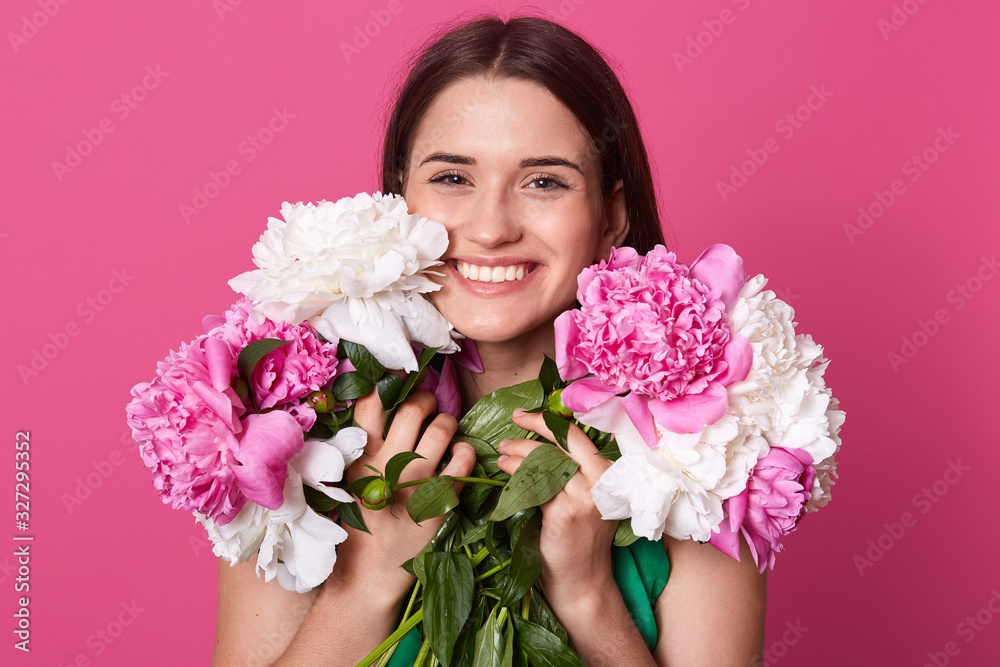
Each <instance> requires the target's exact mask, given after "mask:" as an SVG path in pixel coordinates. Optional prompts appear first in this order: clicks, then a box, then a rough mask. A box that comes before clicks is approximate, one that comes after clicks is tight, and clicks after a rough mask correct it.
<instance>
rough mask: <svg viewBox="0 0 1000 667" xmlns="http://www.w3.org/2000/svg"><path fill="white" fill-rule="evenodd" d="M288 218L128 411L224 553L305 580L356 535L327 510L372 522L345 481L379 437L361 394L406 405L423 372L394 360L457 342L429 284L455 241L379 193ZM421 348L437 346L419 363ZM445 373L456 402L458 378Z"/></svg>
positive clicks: (156, 466) (286, 210) (168, 482)
mask: <svg viewBox="0 0 1000 667" xmlns="http://www.w3.org/2000/svg"><path fill="white" fill-rule="evenodd" d="M282 214H283V217H284V220H278V219H275V218H271V219H269V221H268V229H267V231H266V232H265V233H264V235H263V236H262V237H261V240H260V242H258V243H257V244H256V245H255V246H254V259H255V263H256V264H257V266H258V267H259V269H257V270H255V271H250V272H247V273H244V274H242V275H240V276H237V277H236V278H234V279H233V280H232V281H230V284H231V285H232V287H233V288H234V289H235V290H236V291H238V292H242V293H244V294H246V295H248V296H247V297H244V298H242V299H240V300H239V301H238V302H237V303H236V304H235V305H234V306H233V307H232V309H231V310H229V311H227V312H226V314H225V316H224V317H221V318H220V317H208V318H206V319H205V330H206V333H205V334H203V335H201V336H199V337H198V338H196V339H195V340H193V341H191V342H190V343H187V344H184V345H182V346H181V347H180V350H179V351H178V352H171V353H170V355H169V356H168V357H167V358H166V359H165V360H164V361H162V362H160V363H159V364H158V367H157V374H156V378H155V379H154V380H153V381H152V382H149V383H142V384H138V385H136V386H135V387H134V388H133V389H132V395H133V396H134V398H133V400H132V402H131V403H130V404H129V405H128V408H127V413H128V423H129V425H130V426H131V428H132V436H133V438H134V439H135V440H136V442H138V443H139V451H140V454H141V456H142V459H143V462H144V463H145V464H146V466H148V467H150V468H152V470H153V486H154V487H155V488H156V489H157V490H158V491H159V493H160V497H161V498H162V499H163V501H164V502H165V503H170V504H171V505H172V506H173V507H175V508H178V509H185V510H188V511H191V512H193V513H194V515H195V517H196V518H197V520H198V521H200V522H201V523H202V524H203V525H204V526H205V528H206V530H207V531H208V534H209V536H210V537H211V539H212V542H213V544H214V551H215V554H216V555H217V556H219V557H221V558H223V559H225V560H227V561H229V562H231V563H232V564H234V565H235V564H236V563H238V562H243V561H247V560H249V559H251V558H253V557H254V556H256V557H257V572H258V575H260V574H263V576H264V578H265V579H266V580H268V581H270V580H271V579H273V578H275V577H277V579H278V582H279V583H280V584H281V585H282V586H283V587H284V588H286V589H289V590H295V591H298V592H305V591H307V590H309V589H311V588H313V587H315V586H318V585H319V584H321V583H323V582H324V581H325V580H326V578H327V577H328V576H329V575H330V572H331V571H332V569H333V566H334V563H335V561H336V550H335V546H336V545H337V544H339V543H340V542H342V541H343V540H344V539H345V538H346V535H347V534H346V532H345V531H344V530H343V528H341V527H340V525H338V523H337V522H335V521H334V520H332V519H330V518H329V517H328V516H327V514H329V513H330V512H332V511H336V512H337V514H338V515H339V519H340V520H341V521H343V522H345V523H348V524H349V525H358V526H361V525H363V522H362V521H361V518H360V513H359V512H358V511H357V506H356V505H355V504H354V498H353V497H352V495H351V494H350V493H349V492H348V490H346V489H345V488H344V485H343V484H341V482H342V480H343V473H344V469H345V467H346V466H348V465H350V464H351V463H352V462H354V461H355V460H356V459H357V458H358V457H360V455H361V454H362V452H363V451H364V447H365V443H366V440H367V438H366V435H365V432H364V431H363V430H361V429H360V428H357V427H356V426H354V425H353V409H352V406H353V401H354V399H356V398H359V397H361V396H364V395H366V394H368V393H370V392H371V391H373V389H374V388H376V387H377V389H378V391H379V395H380V396H381V397H382V400H383V402H384V403H385V404H386V405H396V404H398V403H399V402H401V401H402V400H403V399H404V398H405V397H406V395H407V394H408V393H409V392H410V391H411V390H412V389H413V388H414V386H415V384H416V383H415V382H410V383H405V382H404V381H403V380H401V379H400V378H399V377H397V376H396V375H394V374H393V373H391V372H389V369H402V370H407V371H424V372H423V373H422V374H421V375H423V376H426V375H427V370H429V369H426V367H427V365H428V362H429V361H430V359H431V357H432V356H433V352H434V351H435V350H438V351H441V352H454V351H456V350H457V349H458V346H457V344H456V342H455V341H454V340H453V338H452V333H453V332H452V327H451V326H450V325H449V324H448V322H447V321H446V320H445V319H444V318H443V317H441V315H440V314H439V313H438V312H437V311H436V310H435V309H434V308H433V306H431V305H430V304H429V302H428V301H427V300H426V299H425V298H424V297H423V296H422V295H423V294H424V293H426V292H428V291H431V290H434V289H437V285H435V284H434V283H433V282H431V281H430V279H429V278H428V277H427V273H428V270H429V269H431V268H432V267H434V266H436V265H438V264H439V262H438V261H437V258H438V257H439V256H440V255H441V253H442V252H444V250H445V248H446V247H447V244H448V237H447V233H446V231H445V229H444V227H443V226H442V225H440V224H439V223H436V222H432V221H429V220H427V219H426V218H420V217H419V216H416V215H410V214H408V213H407V210H406V204H405V202H403V200H402V198H401V197H394V196H388V197H383V196H382V195H381V194H379V193H376V194H375V195H374V196H370V195H367V194H364V193H362V194H359V195H358V196H356V197H354V198H345V199H341V200H340V201H338V202H336V203H333V202H327V201H323V202H320V203H319V204H315V205H314V204H306V205H303V204H301V203H300V204H295V205H290V204H287V203H286V204H284V205H283V207H282ZM415 346H416V347H418V348H419V347H425V348H428V349H427V350H425V352H424V353H423V354H421V355H420V359H418V358H417V355H416V354H415V352H414V347H415ZM431 373H432V377H431V379H432V380H435V379H437V373H436V371H431ZM412 377H413V379H414V380H416V379H417V374H416V373H414V374H413V376H412ZM432 385H438V386H440V387H441V388H442V391H443V392H444V393H443V394H442V400H441V403H442V404H443V405H447V404H448V403H449V401H450V404H451V406H452V409H453V410H454V411H455V412H457V410H458V408H457V393H456V392H455V391H454V390H453V389H452V390H451V391H447V389H448V386H449V385H448V383H436V382H434V383H432ZM424 386H427V384H426V382H425V385H424ZM452 387H453V385H452ZM428 388H431V389H435V388H436V387H435V386H430V387H428Z"/></svg>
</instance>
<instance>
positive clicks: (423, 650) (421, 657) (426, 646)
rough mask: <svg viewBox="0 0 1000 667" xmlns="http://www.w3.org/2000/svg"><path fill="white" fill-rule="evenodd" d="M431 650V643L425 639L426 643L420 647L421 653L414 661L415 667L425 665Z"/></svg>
mask: <svg viewBox="0 0 1000 667" xmlns="http://www.w3.org/2000/svg"><path fill="white" fill-rule="evenodd" d="M430 650H431V643H430V641H428V640H426V639H425V640H424V643H423V644H421V645H420V653H418V654H417V659H416V660H414V661H413V664H414V667H416V665H422V664H424V660H426V659H427V654H428V653H430Z"/></svg>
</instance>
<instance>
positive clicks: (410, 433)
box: [331, 391, 476, 605]
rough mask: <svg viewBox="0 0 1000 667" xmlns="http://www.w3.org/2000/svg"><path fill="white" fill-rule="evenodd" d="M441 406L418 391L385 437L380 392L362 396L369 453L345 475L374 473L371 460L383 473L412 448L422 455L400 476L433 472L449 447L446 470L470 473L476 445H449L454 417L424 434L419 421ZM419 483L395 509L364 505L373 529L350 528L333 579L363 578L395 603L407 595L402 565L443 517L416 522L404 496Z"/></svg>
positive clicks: (360, 418) (357, 415) (438, 420)
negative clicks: (449, 454) (400, 455)
mask: <svg viewBox="0 0 1000 667" xmlns="http://www.w3.org/2000/svg"><path fill="white" fill-rule="evenodd" d="M436 409H437V402H436V401H435V399H434V395H433V394H431V393H429V392H426V391H420V392H416V393H414V394H413V395H412V396H410V397H409V398H408V399H407V400H405V401H404V402H403V403H402V404H401V405H400V406H399V407H398V408H397V409H396V413H395V416H394V418H393V422H392V426H391V427H390V428H389V432H388V434H387V435H386V437H385V439H383V438H382V424H383V420H384V418H385V411H384V410H383V408H382V402H381V401H380V400H379V397H378V394H377V393H375V392H373V393H372V394H370V395H368V396H366V397H365V398H362V399H361V400H359V401H358V403H357V405H356V406H355V409H354V419H355V421H357V423H358V425H359V426H360V427H361V428H363V429H364V430H365V432H366V433H367V434H368V443H367V444H366V446H365V454H364V455H363V456H362V457H361V458H360V459H358V461H356V462H355V463H354V464H353V465H351V467H350V468H348V470H347V479H348V480H349V481H354V480H356V479H359V478H361V477H364V476H366V475H369V474H372V473H371V470H369V469H368V468H366V467H364V465H363V464H366V463H367V464H368V465H370V466H372V467H374V468H376V469H377V470H379V471H381V472H385V465H386V463H387V462H388V461H389V459H390V458H392V457H393V456H394V455H395V454H398V453H400V452H407V451H414V452H416V453H417V454H420V455H421V456H422V457H423V458H422V459H416V460H414V461H412V462H410V463H409V465H407V466H406V468H405V469H404V470H403V474H402V475H401V476H400V478H399V481H400V482H408V481H412V480H415V479H423V478H426V477H433V476H435V474H436V470H437V468H438V465H439V464H440V462H441V460H442V458H444V455H445V453H446V452H448V450H449V449H451V456H452V458H451V461H450V462H449V463H448V465H447V466H446V467H445V468H444V470H442V472H441V474H442V475H454V476H457V477H461V476H466V475H468V474H469V473H470V472H471V471H472V467H473V465H474V464H475V462H476V454H475V450H474V449H473V448H472V447H471V446H470V445H468V444H466V443H456V444H455V445H454V446H451V447H449V444H450V442H451V438H452V436H454V435H455V431H456V430H457V428H458V424H457V422H456V421H455V418H454V417H452V416H451V415H448V414H438V415H436V416H435V417H434V419H433V420H432V421H431V423H430V425H428V426H427V429H426V430H425V431H424V433H423V435H421V434H420V429H421V426H422V425H423V423H424V421H426V420H427V419H428V418H429V417H430V416H431V415H433V414H434V412H435V411H436ZM415 490H416V486H412V487H407V488H405V489H400V490H399V491H398V492H397V494H396V498H395V502H394V504H393V506H392V507H391V508H384V509H381V510H368V509H365V508H364V507H363V506H362V507H361V514H362V516H363V517H364V520H365V525H367V526H368V529H369V530H370V531H371V534H369V533H365V532H363V531H360V530H355V529H353V528H346V530H347V533H348V537H347V539H346V540H345V541H344V542H343V543H342V544H341V545H340V546H339V547H338V549H337V565H336V567H335V568H334V570H333V575H332V576H331V578H332V579H334V580H337V581H342V582H343V581H350V583H351V584H352V586H357V585H358V584H359V583H361V582H364V583H365V584H366V585H365V586H364V588H366V589H367V591H368V592H369V593H370V594H371V595H373V596H378V597H379V598H381V599H382V600H383V601H384V602H386V603H388V604H390V605H393V604H395V603H397V602H398V601H399V600H401V599H402V597H403V596H404V595H405V594H406V591H407V590H408V589H409V587H410V586H411V585H412V584H413V577H412V576H411V575H410V574H408V573H407V572H406V570H404V569H403V568H402V567H400V565H402V564H403V563H404V562H406V561H407V560H409V559H410V558H413V557H414V556H416V555H417V553H418V552H419V551H420V549H422V548H423V547H424V545H425V544H427V542H428V540H430V539H431V538H432V537H433V536H434V531H435V530H437V528H438V526H439V525H440V523H441V519H440V518H435V519H432V520H428V521H424V522H423V523H422V524H419V525H417V524H416V523H414V522H413V520H412V519H410V516H409V514H407V512H406V501H407V499H409V497H410V495H411V494H412V493H413V492H414V491H415Z"/></svg>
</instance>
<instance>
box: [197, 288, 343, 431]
mask: <svg viewBox="0 0 1000 667" xmlns="http://www.w3.org/2000/svg"><path fill="white" fill-rule="evenodd" d="M256 305H257V304H256V302H254V301H253V300H251V299H247V298H242V299H240V300H239V301H237V302H236V303H235V304H234V305H233V307H232V309H230V310H228V311H226V315H225V317H224V318H206V320H205V326H206V328H208V329H209V330H208V335H210V336H217V337H219V338H222V339H223V340H224V341H226V342H227V343H229V344H230V346H232V348H233V349H234V350H242V349H243V348H244V347H246V346H247V345H248V344H249V343H252V342H254V341H257V340H260V339H262V338H280V339H281V340H287V341H290V342H289V343H288V344H287V345H283V346H282V347H280V348H278V349H276V350H274V351H272V352H270V353H269V354H268V355H267V356H266V357H264V358H263V359H262V360H261V362H260V364H259V365H258V366H257V368H256V369H255V370H254V373H253V375H252V376H251V378H250V388H251V389H252V390H253V393H254V396H255V397H256V399H257V407H258V408H259V409H261V410H266V409H268V408H273V407H275V406H287V407H285V408H283V409H285V410H286V411H288V412H290V413H291V414H292V416H293V417H295V418H296V419H297V420H298V421H299V424H300V425H301V426H302V430H303V431H308V430H309V429H311V428H312V427H313V424H315V423H316V412H315V411H314V410H313V409H312V408H311V407H309V406H308V405H305V404H302V403H299V402H300V401H301V400H302V399H303V398H305V397H306V396H307V395H309V394H310V393H312V392H314V391H316V390H318V389H320V388H321V387H323V386H325V385H326V384H327V383H329V382H330V380H331V379H332V378H333V377H334V375H335V374H336V372H337V346H336V345H331V344H329V343H325V342H323V341H322V339H320V337H319V334H318V333H316V330H315V329H314V328H313V327H312V326H311V325H309V324H306V323H303V324H300V325H297V326H292V325H290V324H286V323H284V322H275V321H273V320H270V319H267V318H261V317H259V316H257V317H256V318H255V317H253V316H251V310H252V309H253V308H254V306H256ZM257 319H261V320H262V321H260V322H258V321H256V320H257ZM232 372H233V375H234V376H235V375H236V366H235V362H234V366H233V371H232ZM290 403H291V404H294V405H288V404H290Z"/></svg>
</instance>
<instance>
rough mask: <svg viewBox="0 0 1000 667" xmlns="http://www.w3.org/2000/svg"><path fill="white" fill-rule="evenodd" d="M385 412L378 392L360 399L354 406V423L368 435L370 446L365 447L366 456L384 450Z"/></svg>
mask: <svg viewBox="0 0 1000 667" xmlns="http://www.w3.org/2000/svg"><path fill="white" fill-rule="evenodd" d="M384 415H385V410H383V408H382V399H380V398H379V397H378V392H377V391H373V392H372V393H370V394H368V395H367V396H364V397H362V398H359V399H358V400H357V402H356V403H355V404H354V421H356V422H357V423H358V426H360V427H361V428H363V429H364V430H365V433H367V434H368V444H367V445H366V446H365V453H366V454H377V453H378V450H379V449H381V448H382V419H383V418H384Z"/></svg>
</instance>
